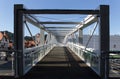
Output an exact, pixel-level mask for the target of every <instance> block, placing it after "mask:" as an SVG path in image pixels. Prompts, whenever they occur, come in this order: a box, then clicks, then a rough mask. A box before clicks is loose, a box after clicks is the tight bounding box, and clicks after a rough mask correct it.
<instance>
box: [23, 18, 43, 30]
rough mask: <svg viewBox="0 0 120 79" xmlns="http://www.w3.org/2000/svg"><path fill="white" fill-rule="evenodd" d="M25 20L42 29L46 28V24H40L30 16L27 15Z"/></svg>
mask: <svg viewBox="0 0 120 79" xmlns="http://www.w3.org/2000/svg"><path fill="white" fill-rule="evenodd" d="M25 20H26V21H27V22H29V23H31V24H32V25H34V26H36V27H38V28H40V29H44V26H43V25H40V24H39V23H38V22H35V21H34V20H32V19H31V18H30V17H28V16H25Z"/></svg>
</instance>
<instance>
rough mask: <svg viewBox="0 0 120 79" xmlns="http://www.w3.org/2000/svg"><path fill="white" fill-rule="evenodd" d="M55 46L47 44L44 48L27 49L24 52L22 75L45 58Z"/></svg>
mask: <svg viewBox="0 0 120 79" xmlns="http://www.w3.org/2000/svg"><path fill="white" fill-rule="evenodd" d="M54 46H55V44H48V45H44V46H37V47H33V48H27V49H25V50H24V74H25V73H27V72H28V71H29V70H30V69H31V68H32V66H34V65H35V64H36V63H37V62H39V61H40V60H41V59H42V58H43V57H45V56H46V55H47V54H48V53H49V51H50V50H51V49H52V48H53V47H54Z"/></svg>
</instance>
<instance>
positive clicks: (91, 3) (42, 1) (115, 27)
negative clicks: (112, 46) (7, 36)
mask: <svg viewBox="0 0 120 79" xmlns="http://www.w3.org/2000/svg"><path fill="white" fill-rule="evenodd" d="M119 3H120V0H0V30H9V31H11V32H13V24H14V22H13V21H14V19H13V17H14V14H13V11H14V10H13V9H14V4H24V5H25V7H27V8H31V9H96V8H98V6H99V5H100V4H107V5H110V34H120V31H119V29H120V27H119V25H120V22H119V18H120V9H119V7H120V4H119Z"/></svg>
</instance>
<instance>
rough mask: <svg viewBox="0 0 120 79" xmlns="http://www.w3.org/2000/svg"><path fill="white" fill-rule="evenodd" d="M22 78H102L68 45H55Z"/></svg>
mask: <svg viewBox="0 0 120 79" xmlns="http://www.w3.org/2000/svg"><path fill="white" fill-rule="evenodd" d="M22 79H100V78H99V76H97V75H96V74H95V72H93V71H92V70H91V68H89V67H88V66H87V65H86V64H85V63H84V62H83V61H82V60H81V59H79V58H78V57H77V56H76V55H75V54H74V53H73V52H72V51H71V50H70V49H69V48H67V47H55V48H53V50H51V52H50V53H49V54H48V55H47V56H46V57H45V58H43V60H42V61H40V62H39V63H37V65H36V66H34V67H33V68H32V69H31V70H30V71H29V72H28V73H27V74H26V75H25V76H23V78H22Z"/></svg>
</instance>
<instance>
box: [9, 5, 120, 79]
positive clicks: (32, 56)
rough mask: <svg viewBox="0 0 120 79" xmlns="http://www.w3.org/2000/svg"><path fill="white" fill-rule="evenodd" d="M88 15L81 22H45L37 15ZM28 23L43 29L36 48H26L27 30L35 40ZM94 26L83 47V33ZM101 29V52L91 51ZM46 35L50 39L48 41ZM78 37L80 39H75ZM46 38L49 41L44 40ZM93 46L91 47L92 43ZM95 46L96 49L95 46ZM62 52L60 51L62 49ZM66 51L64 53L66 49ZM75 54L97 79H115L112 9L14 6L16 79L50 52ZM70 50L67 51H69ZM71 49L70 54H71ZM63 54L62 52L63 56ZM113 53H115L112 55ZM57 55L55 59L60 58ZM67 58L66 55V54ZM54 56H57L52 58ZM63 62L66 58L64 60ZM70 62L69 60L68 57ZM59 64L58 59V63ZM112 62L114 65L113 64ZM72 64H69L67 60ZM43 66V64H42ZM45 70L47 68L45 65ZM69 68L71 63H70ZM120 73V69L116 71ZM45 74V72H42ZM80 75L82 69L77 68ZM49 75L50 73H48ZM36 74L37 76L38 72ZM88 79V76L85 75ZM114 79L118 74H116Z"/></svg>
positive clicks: (99, 49) (103, 6)
mask: <svg viewBox="0 0 120 79" xmlns="http://www.w3.org/2000/svg"><path fill="white" fill-rule="evenodd" d="M36 14H37V15H38V14H43V15H47V14H49V15H53V14H56V15H59V14H62V15H80V14H81V15H87V16H86V17H85V18H84V19H83V20H82V21H81V22H66V21H65V22H63V21H57V22H56V21H49V22H48V21H47V22H42V21H40V20H39V19H37V18H36V17H35V16H34V15H36ZM28 23H30V24H32V25H33V26H35V27H37V28H38V29H40V39H39V42H40V43H37V42H36V41H34V42H35V46H33V47H31V48H25V45H24V42H25V40H24V28H25V27H26V28H27V30H28V31H29V33H30V35H31V37H32V39H33V40H34V39H35V38H34V37H33V35H32V32H31V31H30V28H29V25H28ZM46 24H48V25H49V24H53V25H54V24H56V25H57V24H68V25H70V24H77V25H76V26H74V27H66V26H62V27H61V26H46ZM92 24H94V27H93V30H92V33H91V35H89V38H88V40H87V41H86V43H85V44H84V39H83V37H84V35H83V30H84V29H85V28H87V27H89V26H91V25H92ZM97 28H98V32H99V38H98V40H99V42H97V43H98V49H97V50H96V49H94V48H92V47H91V48H90V46H89V45H90V41H91V40H92V38H93V34H94V32H95V30H96V29H97ZM45 33H47V36H46V38H45ZM76 34H77V35H78V36H76ZM45 39H46V40H45ZM91 45H92V44H91ZM94 47H95V46H94ZM57 48H58V49H57ZM59 49H61V50H59ZM63 49H64V50H63ZM53 50H54V51H55V50H56V51H55V52H60V51H62V52H64V51H65V52H66V54H67V52H70V51H71V52H72V53H73V54H74V57H76V58H80V59H81V60H82V61H84V63H86V65H85V66H88V67H89V68H91V69H92V71H94V73H96V75H97V76H99V77H96V78H98V79H99V78H101V79H109V78H113V76H111V75H110V74H111V73H112V74H113V73H114V72H113V71H115V70H114V68H113V66H111V63H114V60H110V57H111V56H109V53H110V51H109V6H108V5H100V6H99V8H97V9H95V10H91V9H90V10H71V9H26V8H24V6H23V5H22V4H16V5H14V49H13V50H11V51H12V52H14V55H13V60H12V62H11V63H13V65H14V66H12V73H13V76H14V77H15V78H19V77H21V76H24V75H26V74H28V73H29V72H30V71H31V69H32V68H33V69H34V67H36V66H37V65H39V63H42V61H44V60H45V58H46V57H49V53H50V55H51V52H52V53H53ZM66 50H67V51H66ZM68 50H69V51H68ZM62 52H60V53H62ZM112 53H113V52H112ZM58 55H59V53H58V54H55V56H58ZM64 55H65V54H64ZM53 56H54V55H53ZM55 56H54V57H55ZM63 59H64V57H63ZM68 60H70V58H69V57H68ZM56 61H57V60H56ZM110 61H112V62H110ZM68 62H69V61H68ZM43 63H44V62H43ZM43 67H44V66H43ZM68 67H70V64H68ZM117 69H118V70H119V67H118V68H117ZM43 72H44V71H43ZM78 72H79V69H78ZM49 73H50V72H49ZM36 74H37V73H36ZM86 76H87V75H86ZM114 77H115V75H114ZM88 79H89V78H88Z"/></svg>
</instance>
